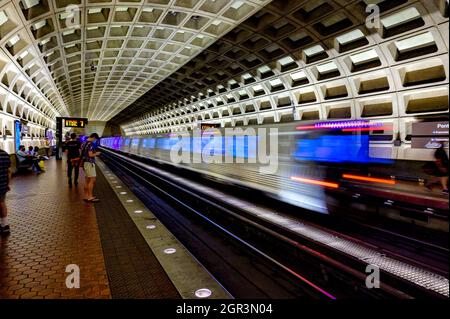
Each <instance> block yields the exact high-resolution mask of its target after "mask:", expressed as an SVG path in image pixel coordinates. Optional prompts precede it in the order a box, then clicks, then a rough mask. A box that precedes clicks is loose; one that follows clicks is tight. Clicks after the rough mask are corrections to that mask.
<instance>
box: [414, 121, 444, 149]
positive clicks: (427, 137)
mask: <svg viewBox="0 0 450 319" xmlns="http://www.w3.org/2000/svg"><path fill="white" fill-rule="evenodd" d="M441 144H444V147H448V144H449V122H448V121H447V122H446V121H439V122H419V123H413V124H412V137H411V147H412V148H429V149H434V148H439V147H440V146H441Z"/></svg>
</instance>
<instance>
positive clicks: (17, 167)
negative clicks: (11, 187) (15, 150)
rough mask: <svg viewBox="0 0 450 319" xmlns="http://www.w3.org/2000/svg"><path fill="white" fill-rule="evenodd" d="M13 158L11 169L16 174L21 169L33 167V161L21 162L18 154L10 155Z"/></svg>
mask: <svg viewBox="0 0 450 319" xmlns="http://www.w3.org/2000/svg"><path fill="white" fill-rule="evenodd" d="M10 159H11V171H12V173H13V174H16V173H17V172H18V171H19V170H24V169H30V168H32V166H33V164H32V163H20V161H19V157H18V156H17V155H16V154H11V155H10Z"/></svg>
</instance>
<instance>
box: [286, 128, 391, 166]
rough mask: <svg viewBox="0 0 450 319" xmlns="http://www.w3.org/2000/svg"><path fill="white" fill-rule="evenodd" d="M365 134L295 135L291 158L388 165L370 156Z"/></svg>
mask: <svg viewBox="0 0 450 319" xmlns="http://www.w3.org/2000/svg"><path fill="white" fill-rule="evenodd" d="M369 138H370V137H369V134H367V132H350V133H348V132H343V131H341V130H340V129H338V130H329V129H315V130H312V131H304V132H303V133H302V134H300V135H297V140H296V145H295V150H294V152H293V157H294V158H295V159H296V160H298V161H314V162H330V163H371V162H379V163H389V162H391V161H390V160H387V159H381V158H374V157H371V156H370V143H369Z"/></svg>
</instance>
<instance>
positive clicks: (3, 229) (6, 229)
mask: <svg viewBox="0 0 450 319" xmlns="http://www.w3.org/2000/svg"><path fill="white" fill-rule="evenodd" d="M0 233H2V234H9V233H10V229H9V225H6V226H2V225H0Z"/></svg>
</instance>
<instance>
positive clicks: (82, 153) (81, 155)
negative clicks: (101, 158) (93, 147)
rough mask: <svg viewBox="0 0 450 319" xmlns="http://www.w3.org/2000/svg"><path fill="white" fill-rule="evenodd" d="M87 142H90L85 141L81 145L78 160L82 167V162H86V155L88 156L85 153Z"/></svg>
mask: <svg viewBox="0 0 450 319" xmlns="http://www.w3.org/2000/svg"><path fill="white" fill-rule="evenodd" d="M89 143H90V142H86V143H84V144H83V145H82V147H81V152H80V161H79V165H80V166H81V167H84V163H85V162H86V159H87V156H88V154H87V149H88V146H89Z"/></svg>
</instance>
